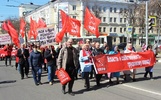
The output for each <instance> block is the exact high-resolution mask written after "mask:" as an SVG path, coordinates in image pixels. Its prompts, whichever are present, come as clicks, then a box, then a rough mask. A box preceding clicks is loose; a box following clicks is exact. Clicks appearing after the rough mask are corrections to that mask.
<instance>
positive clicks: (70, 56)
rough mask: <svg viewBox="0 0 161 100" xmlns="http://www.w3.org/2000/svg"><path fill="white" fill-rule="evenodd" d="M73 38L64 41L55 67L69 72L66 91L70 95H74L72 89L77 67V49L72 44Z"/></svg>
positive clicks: (64, 86) (63, 88)
mask: <svg viewBox="0 0 161 100" xmlns="http://www.w3.org/2000/svg"><path fill="white" fill-rule="evenodd" d="M72 43H73V40H72V39H68V41H67V42H66V46H64V47H63V48H62V49H61V50H60V53H59V56H58V60H57V67H58V70H59V69H60V68H64V69H65V71H66V72H67V73H68V74H69V76H70V78H71V81H69V82H68V93H69V94H70V95H71V96H74V93H73V91H72V88H73V84H74V77H75V74H76V72H75V71H76V70H75V69H76V68H77V67H78V62H79V60H78V55H77V50H76V48H75V47H73V46H72ZM65 88H66V84H65V85H63V86H62V92H63V94H65Z"/></svg>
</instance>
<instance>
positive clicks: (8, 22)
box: [7, 20, 14, 28]
mask: <svg viewBox="0 0 161 100" xmlns="http://www.w3.org/2000/svg"><path fill="white" fill-rule="evenodd" d="M7 24H8V25H10V26H11V27H13V28H14V26H13V24H12V22H11V21H10V20H8V21H7Z"/></svg>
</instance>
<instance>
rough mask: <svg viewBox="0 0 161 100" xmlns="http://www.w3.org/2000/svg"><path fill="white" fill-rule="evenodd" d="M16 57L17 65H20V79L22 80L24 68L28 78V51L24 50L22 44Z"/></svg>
mask: <svg viewBox="0 0 161 100" xmlns="http://www.w3.org/2000/svg"><path fill="white" fill-rule="evenodd" d="M17 57H19V62H18V64H19V65H20V74H21V79H24V68H25V74H26V78H28V73H29V62H28V57H29V50H28V49H25V45H24V44H22V45H21V48H20V49H18V51H17Z"/></svg>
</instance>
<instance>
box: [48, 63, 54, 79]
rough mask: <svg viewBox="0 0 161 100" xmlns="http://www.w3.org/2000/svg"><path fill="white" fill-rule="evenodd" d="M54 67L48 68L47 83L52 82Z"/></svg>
mask: <svg viewBox="0 0 161 100" xmlns="http://www.w3.org/2000/svg"><path fill="white" fill-rule="evenodd" d="M55 70H56V67H55V66H54V65H50V66H48V81H49V82H53V79H54V76H55Z"/></svg>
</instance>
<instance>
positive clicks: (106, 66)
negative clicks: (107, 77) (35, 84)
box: [93, 51, 155, 74]
mask: <svg viewBox="0 0 161 100" xmlns="http://www.w3.org/2000/svg"><path fill="white" fill-rule="evenodd" d="M93 62H94V68H95V71H96V73H97V74H105V73H108V72H118V71H124V70H130V69H137V68H144V67H149V66H153V65H154V64H155V56H154V53H153V52H152V51H146V52H138V53H127V54H121V53H118V54H113V55H105V54H104V55H98V56H95V57H93Z"/></svg>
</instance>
